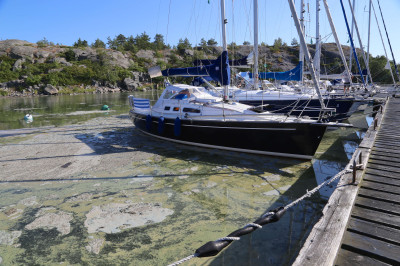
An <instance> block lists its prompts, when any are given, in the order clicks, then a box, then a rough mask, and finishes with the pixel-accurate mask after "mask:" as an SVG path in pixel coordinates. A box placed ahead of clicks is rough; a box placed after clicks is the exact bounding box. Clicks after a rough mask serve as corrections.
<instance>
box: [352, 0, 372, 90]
mask: <svg viewBox="0 0 400 266" xmlns="http://www.w3.org/2000/svg"><path fill="white" fill-rule="evenodd" d="M349 5H350V10H351V14H352V16H353V21H354V27H355V29H356V33H357V37H358V43H359V44H360V49H361V52H362V55H363V59H364V63H365V67H366V68H367V73H368V76H369V80H370V82H371V85H372V86H374V84H373V81H372V75H371V71H370V70H369V64H368V61H367V57H366V56H365V51H364V46H363V44H362V40H361V35H360V31H359V30H358V25H357V21H356V16H355V15H354V9H353V6H352V5H351V1H350V0H349ZM361 75H362V73H361Z"/></svg>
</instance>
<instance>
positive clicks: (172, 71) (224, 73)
mask: <svg viewBox="0 0 400 266" xmlns="http://www.w3.org/2000/svg"><path fill="white" fill-rule="evenodd" d="M149 74H150V77H152V78H153V77H158V76H164V77H171V76H180V77H207V76H210V77H211V78H212V79H213V80H215V81H218V82H219V83H221V84H222V85H229V84H230V75H231V70H230V67H229V58H228V52H227V51H223V52H222V54H221V55H220V56H219V57H218V58H217V59H216V60H215V62H214V64H211V65H206V66H203V65H201V66H197V67H186V68H168V69H165V70H163V71H161V70H160V68H159V67H155V68H151V69H149Z"/></svg>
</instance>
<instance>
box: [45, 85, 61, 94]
mask: <svg viewBox="0 0 400 266" xmlns="http://www.w3.org/2000/svg"><path fill="white" fill-rule="evenodd" d="M44 93H45V94H47V95H55V94H58V90H57V89H56V88H55V87H54V86H53V85H50V84H47V86H46V87H45V88H44Z"/></svg>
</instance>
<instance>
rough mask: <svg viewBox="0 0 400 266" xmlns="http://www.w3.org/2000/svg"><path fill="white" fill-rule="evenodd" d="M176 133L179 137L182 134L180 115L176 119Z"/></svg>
mask: <svg viewBox="0 0 400 266" xmlns="http://www.w3.org/2000/svg"><path fill="white" fill-rule="evenodd" d="M174 135H175V137H179V136H180V135H181V120H180V119H179V117H177V118H176V119H175V123H174Z"/></svg>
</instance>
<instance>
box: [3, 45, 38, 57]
mask: <svg viewBox="0 0 400 266" xmlns="http://www.w3.org/2000/svg"><path fill="white" fill-rule="evenodd" d="M37 50H38V49H37V48H36V47H32V46H14V47H12V48H11V51H10V56H11V57H12V58H17V59H18V58H25V57H28V58H33V57H34V54H36V52H37Z"/></svg>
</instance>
